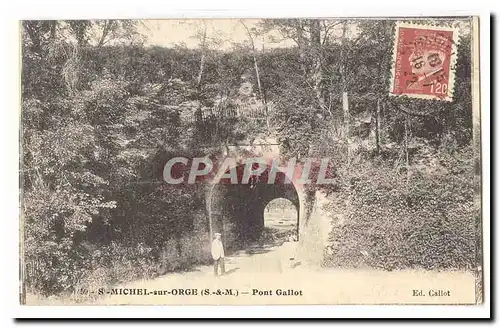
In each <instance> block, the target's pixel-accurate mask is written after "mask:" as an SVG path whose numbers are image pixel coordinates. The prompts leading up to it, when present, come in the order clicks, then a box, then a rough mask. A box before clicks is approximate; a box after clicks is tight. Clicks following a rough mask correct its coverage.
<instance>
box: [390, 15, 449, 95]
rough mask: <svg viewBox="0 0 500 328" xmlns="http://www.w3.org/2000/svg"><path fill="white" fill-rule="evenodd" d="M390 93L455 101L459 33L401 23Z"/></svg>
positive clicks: (440, 28) (395, 47) (435, 27)
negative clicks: (454, 90)
mask: <svg viewBox="0 0 500 328" xmlns="http://www.w3.org/2000/svg"><path fill="white" fill-rule="evenodd" d="M395 40H396V42H395V43H394V53H393V54H394V58H393V59H394V61H393V68H392V81H391V82H392V83H391V87H390V88H391V89H390V93H391V94H392V95H395V96H401V95H406V96H408V97H413V98H421V99H438V100H446V101H452V100H453V85H454V80H455V62H456V52H457V42H458V31H457V30H455V29H453V28H450V27H441V26H431V25H429V26H427V25H416V24H407V23H401V22H399V23H397V25H396V38H395Z"/></svg>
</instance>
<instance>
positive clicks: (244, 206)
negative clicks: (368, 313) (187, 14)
mask: <svg viewBox="0 0 500 328" xmlns="http://www.w3.org/2000/svg"><path fill="white" fill-rule="evenodd" d="M19 42H20V53H21V58H20V70H21V71H20V76H21V86H20V88H21V96H20V131H19V152H20V156H19V157H20V158H19V188H20V191H19V193H20V194H19V199H20V218H19V223H20V226H19V235H20V237H19V238H20V249H19V259H20V261H19V272H20V275H19V303H20V304H21V305H23V306H41V305H80V306H81V305H125V306H127V305H339V304H342V305H377V304H378V305H381V304H383V305H385V304H455V305H456V304H460V305H463V304H469V305H474V306H475V305H481V304H483V301H484V297H483V296H484V287H483V281H484V274H483V246H484V245H483V218H482V203H481V202H482V193H481V185H482V169H481V167H482V166H481V155H482V154H481V105H480V84H479V58H480V53H479V17H477V16H455V17H386V18H384V17H373V18H368V17H367V18H360V17H357V18H356V17H331V18H311V17H307V18H255V19H248V18H245V19H243V18H241V19H240V18H232V19H229V18H226V19H222V18H217V19H215V18H214V19H198V18H197V19H195V18H192V19H187V18H185V19H172V18H170V19H143V20H136V19H134V20H125V19H99V20H23V21H21V22H19Z"/></svg>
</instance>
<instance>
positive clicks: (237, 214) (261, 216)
mask: <svg viewBox="0 0 500 328" xmlns="http://www.w3.org/2000/svg"><path fill="white" fill-rule="evenodd" d="M270 169H271V168H270V167H268V168H267V169H266V170H265V171H264V172H263V173H261V174H260V175H259V176H253V177H252V178H251V179H250V181H249V183H245V184H241V183H238V184H231V183H230V182H229V181H224V180H220V181H219V182H218V183H217V184H215V185H214V186H213V188H212V190H211V193H210V198H209V201H210V226H211V229H210V230H211V232H212V233H214V232H219V233H221V234H222V238H223V242H224V245H225V247H226V249H227V250H228V251H234V250H238V249H242V248H244V247H246V246H247V245H249V244H250V243H252V242H255V241H257V240H259V238H260V237H261V236H262V235H263V233H264V231H265V226H266V225H265V217H266V215H265V213H266V207H267V206H268V205H269V204H270V203H271V204H272V202H273V201H274V200H277V199H279V200H281V201H287V202H289V204H290V205H291V206H292V209H293V208H295V216H296V221H295V224H294V229H293V231H292V233H293V235H294V238H295V240H297V238H298V229H299V213H300V203H299V195H298V192H297V189H296V187H295V186H294V184H293V183H292V182H290V181H287V179H286V175H285V173H283V172H276V178H275V180H274V183H272V184H270V183H268V173H269V171H270ZM243 170H244V165H243V164H242V165H239V166H238V167H237V172H238V177H241V175H242V174H241V173H242V172H243ZM238 181H241V180H238ZM288 210H290V208H288Z"/></svg>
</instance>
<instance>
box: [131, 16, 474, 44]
mask: <svg viewBox="0 0 500 328" xmlns="http://www.w3.org/2000/svg"><path fill="white" fill-rule="evenodd" d="M242 21H243V23H244V24H245V25H246V26H247V27H248V28H249V29H252V28H255V27H257V25H258V23H260V22H262V19H244V20H239V19H204V20H201V19H163V20H161V19H160V20H142V21H140V24H139V27H138V31H139V33H141V34H142V35H144V36H145V38H146V45H149V46H162V47H174V46H176V45H179V46H185V47H188V48H198V47H199V46H200V43H201V41H200V40H201V38H200V37H199V36H200V33H201V32H202V31H203V30H204V29H205V27H206V31H207V38H208V40H209V44H210V47H211V48H213V49H221V50H229V49H231V48H233V46H234V44H247V45H249V44H250V43H249V37H248V33H247V30H246V29H245V27H244V25H243V24H242ZM456 23H457V27H458V28H459V30H460V33H464V31H467V30H468V27H469V24H468V23H467V22H465V21H457V22H456ZM349 25H350V26H349V29H348V31H347V37H355V36H356V35H357V33H358V30H357V24H349ZM341 34H342V27H341V25H339V26H337V27H335V28H334V29H333V30H332V35H334V36H336V37H340V36H341ZM197 35H198V37H197ZM272 39H274V40H272ZM254 43H255V47H256V49H257V50H262V46H264V47H265V48H266V49H268V48H277V47H291V46H294V45H295V42H294V41H292V40H290V39H283V36H282V35H281V34H280V33H279V32H278V31H271V32H269V33H268V34H267V35H266V36H265V37H260V36H259V37H256V38H254Z"/></svg>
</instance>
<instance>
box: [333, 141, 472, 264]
mask: <svg viewBox="0 0 500 328" xmlns="http://www.w3.org/2000/svg"><path fill="white" fill-rule="evenodd" d="M436 156H437V157H438V158H439V160H440V164H439V169H438V170H433V171H432V173H429V172H427V171H421V170H416V169H415V168H412V169H413V171H412V175H411V178H410V180H409V182H408V186H407V185H406V174H399V173H398V172H397V171H395V170H393V169H391V168H388V167H387V166H382V165H378V166H376V165H371V164H368V163H364V164H363V166H362V167H359V168H357V170H353V172H352V175H351V182H353V184H352V188H351V190H350V196H346V195H343V196H341V197H340V202H337V203H344V201H345V200H346V199H347V198H349V201H348V202H347V205H344V206H343V207H342V206H341V208H342V210H343V211H344V212H345V213H347V214H346V215H345V220H344V222H338V221H335V222H333V225H334V226H333V229H332V232H331V233H330V237H329V241H330V244H329V245H328V247H327V248H326V256H325V263H324V264H325V265H326V266H338V267H346V266H347V267H361V266H369V267H375V268H381V269H386V270H393V269H406V268H424V269H445V268H446V269H471V268H473V267H474V266H475V244H476V237H475V215H474V206H473V197H474V184H473V181H474V179H473V165H472V153H471V151H470V150H464V151H462V152H460V153H456V154H448V153H441V154H436ZM341 193H342V192H341ZM343 193H345V190H344V191H343Z"/></svg>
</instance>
